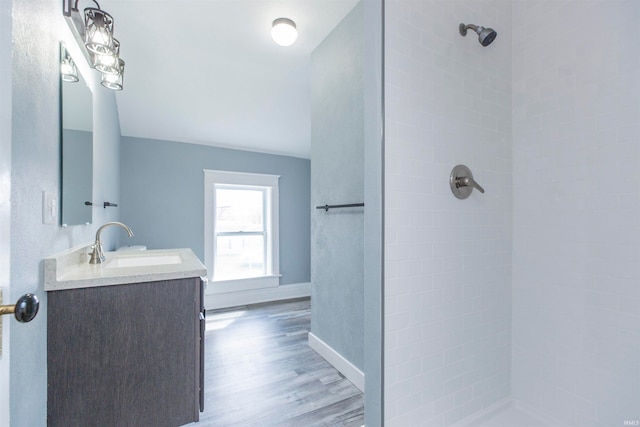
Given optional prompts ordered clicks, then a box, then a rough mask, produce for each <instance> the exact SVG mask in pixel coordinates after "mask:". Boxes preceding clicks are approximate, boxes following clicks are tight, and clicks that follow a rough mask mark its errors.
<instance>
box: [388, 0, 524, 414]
mask: <svg viewBox="0 0 640 427" xmlns="http://www.w3.org/2000/svg"><path fill="white" fill-rule="evenodd" d="M460 22H465V23H473V24H478V25H486V26H492V27H494V28H496V29H497V31H498V33H499V36H498V37H499V38H498V39H497V40H496V42H495V43H494V44H492V45H491V46H489V47H486V48H485V47H482V46H481V45H480V44H479V43H478V38H477V36H476V35H475V33H473V32H471V33H470V34H469V35H468V36H467V37H464V38H463V37H461V36H460V34H459V33H458V24H459V23H460ZM510 33H511V3H510V2H509V1H503V0H479V1H456V0H453V1H452V0H441V1H425V0H420V1H408V0H388V1H386V3H385V55H386V57H385V64H386V65H385V127H386V130H385V132H386V134H385V146H386V148H385V150H386V154H385V162H386V165H385V180H386V184H385V197H386V201H385V216H386V218H385V240H386V243H385V251H386V253H385V258H386V260H385V269H386V273H385V425H389V426H415V425H425V426H439V425H449V424H452V423H454V422H456V421H459V420H460V419H462V418H464V417H465V416H468V415H470V414H471V413H473V412H475V411H477V410H480V409H482V408H484V407H486V406H488V405H490V404H492V403H494V402H496V401H497V400H500V399H502V398H505V397H507V396H509V393H510V382H511V378H510V371H511V241H512V238H511V237H512V236H511V206H512V194H511V169H512V168H511V162H512V143H511V140H512V138H511V41H510V40H511V35H510ZM460 163H462V164H466V165H467V166H469V167H470V168H471V170H472V171H473V173H474V176H475V178H476V179H477V181H478V182H479V183H480V185H482V186H483V187H484V188H485V190H486V193H485V194H480V193H479V192H478V191H474V192H473V194H472V195H471V197H469V198H468V199H466V200H458V199H456V198H455V197H454V196H453V194H452V193H451V190H450V188H449V174H450V172H451V169H452V168H453V167H454V166H455V165H457V164H460Z"/></svg>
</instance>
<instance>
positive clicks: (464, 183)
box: [456, 176, 484, 193]
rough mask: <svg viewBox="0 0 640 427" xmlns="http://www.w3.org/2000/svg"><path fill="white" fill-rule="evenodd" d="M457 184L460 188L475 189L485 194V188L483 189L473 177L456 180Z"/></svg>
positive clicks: (462, 177)
mask: <svg viewBox="0 0 640 427" xmlns="http://www.w3.org/2000/svg"><path fill="white" fill-rule="evenodd" d="M456 184H457V185H458V186H459V187H473V188H475V189H476V190H478V191H479V192H481V193H484V188H482V187H481V186H480V184H478V183H477V182H476V180H475V179H473V177H471V176H461V177H460V178H458V179H457V180H456Z"/></svg>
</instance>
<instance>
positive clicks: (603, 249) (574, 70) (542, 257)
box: [513, 0, 640, 426]
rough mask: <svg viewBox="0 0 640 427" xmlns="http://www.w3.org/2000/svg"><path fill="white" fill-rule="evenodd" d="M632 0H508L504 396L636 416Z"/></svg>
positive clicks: (637, 227)
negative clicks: (508, 287)
mask: <svg viewBox="0 0 640 427" xmlns="http://www.w3.org/2000/svg"><path fill="white" fill-rule="evenodd" d="M639 20H640V2H638V1H635V0H615V1H581V2H575V1H566V0H565V1H556V2H544V3H541V2H523V1H516V2H513V22H514V29H515V28H517V29H518V31H514V36H513V84H514V86H513V136H514V165H513V170H514V174H513V182H514V246H513V395H514V397H515V398H516V399H519V400H522V401H523V402H525V403H526V404H528V405H530V406H532V407H533V408H534V409H535V410H538V411H541V412H544V413H546V414H547V415H550V416H553V417H555V418H557V419H559V420H560V421H562V422H565V423H567V424H570V425H572V426H622V425H623V424H624V420H629V421H637V420H640V386H639V383H640V197H639V196H640V189H639V187H638V183H639V182H640V167H639V165H640V101H639V100H640V44H639V43H638V33H637V28H636V25H637V22H638V21H639Z"/></svg>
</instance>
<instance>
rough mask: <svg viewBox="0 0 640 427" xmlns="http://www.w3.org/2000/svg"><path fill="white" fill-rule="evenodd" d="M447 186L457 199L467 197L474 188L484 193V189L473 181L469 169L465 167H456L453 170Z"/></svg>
mask: <svg viewBox="0 0 640 427" xmlns="http://www.w3.org/2000/svg"><path fill="white" fill-rule="evenodd" d="M449 186H450V187H451V192H452V193H453V195H454V196H456V197H457V198H458V199H466V198H467V197H469V196H470V195H471V192H472V191H473V189H474V188H475V189H476V190H478V191H479V192H481V193H484V188H482V186H481V185H480V184H478V183H477V182H476V180H475V179H473V173H472V172H471V169H469V168H468V167H467V166H465V165H457V166H456V167H454V168H453V170H452V171H451V175H449Z"/></svg>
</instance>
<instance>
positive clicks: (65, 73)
mask: <svg viewBox="0 0 640 427" xmlns="http://www.w3.org/2000/svg"><path fill="white" fill-rule="evenodd" d="M60 75H61V76H62V80H63V81H65V82H70V83H75V82H77V81H78V80H79V79H78V69H77V68H76V63H75V62H73V59H72V58H71V55H69V52H68V51H67V49H65V48H64V47H61V48H60Z"/></svg>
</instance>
